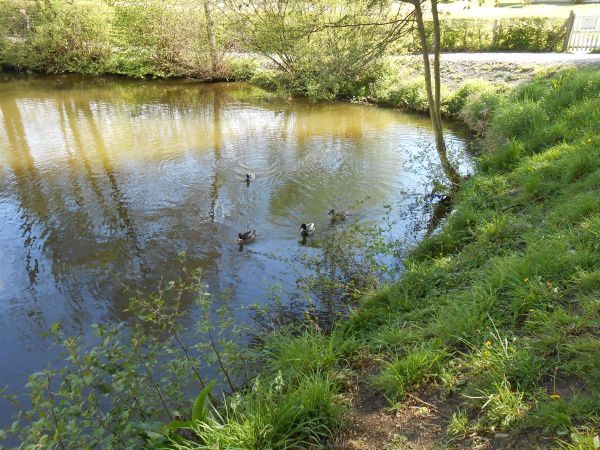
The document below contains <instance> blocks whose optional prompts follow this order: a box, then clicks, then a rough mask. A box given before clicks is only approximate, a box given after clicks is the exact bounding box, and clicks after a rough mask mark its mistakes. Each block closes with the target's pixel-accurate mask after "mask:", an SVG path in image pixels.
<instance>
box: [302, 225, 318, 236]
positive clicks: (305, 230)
mask: <svg viewBox="0 0 600 450" xmlns="http://www.w3.org/2000/svg"><path fill="white" fill-rule="evenodd" d="M315 229H316V227H315V224H314V223H308V224H306V223H303V224H302V225H300V234H301V235H302V236H312V235H313V234H315Z"/></svg>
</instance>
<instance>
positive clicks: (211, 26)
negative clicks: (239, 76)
mask: <svg viewBox="0 0 600 450" xmlns="http://www.w3.org/2000/svg"><path fill="white" fill-rule="evenodd" d="M210 2H211V0H204V17H205V19H206V37H207V38H208V53H209V55H210V64H211V68H212V76H213V78H214V77H215V76H216V75H217V73H218V71H219V58H218V56H217V39H216V38H215V23H214V22H213V18H212V11H211V4H210Z"/></svg>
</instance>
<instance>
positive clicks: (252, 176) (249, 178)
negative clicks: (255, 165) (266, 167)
mask: <svg viewBox="0 0 600 450" xmlns="http://www.w3.org/2000/svg"><path fill="white" fill-rule="evenodd" d="M255 178H256V172H248V173H247V174H246V182H250V181H252V180H254V179H255Z"/></svg>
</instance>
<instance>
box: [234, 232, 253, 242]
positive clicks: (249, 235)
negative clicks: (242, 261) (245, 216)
mask: <svg viewBox="0 0 600 450" xmlns="http://www.w3.org/2000/svg"><path fill="white" fill-rule="evenodd" d="M254 239H256V230H248V231H246V232H244V233H238V242H239V243H240V244H249V243H250V242H253V241H254Z"/></svg>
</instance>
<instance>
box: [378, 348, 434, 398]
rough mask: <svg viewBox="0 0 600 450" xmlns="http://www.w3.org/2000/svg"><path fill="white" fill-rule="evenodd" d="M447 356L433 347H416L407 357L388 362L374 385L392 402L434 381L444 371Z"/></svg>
mask: <svg viewBox="0 0 600 450" xmlns="http://www.w3.org/2000/svg"><path fill="white" fill-rule="evenodd" d="M444 357H445V354H444V352H443V351H442V350H440V349H438V348H435V347H433V346H421V347H414V348H412V349H410V350H408V352H407V353H406V355H405V356H399V357H396V358H393V359H392V360H390V361H388V362H386V363H385V364H384V365H383V369H382V371H381V372H380V373H379V374H378V375H377V376H375V377H374V379H373V383H374V384H375V386H377V387H378V388H380V389H381V390H382V391H383V392H384V393H385V394H386V396H388V397H389V398H390V400H392V401H399V400H401V399H402V398H403V397H404V395H405V394H406V393H407V392H410V391H411V390H415V389H418V388H419V387H421V386H424V385H425V384H427V383H428V382H430V381H432V380H434V379H435V378H436V377H437V376H438V375H439V373H440V372H441V369H442V361H443V358H444Z"/></svg>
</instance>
